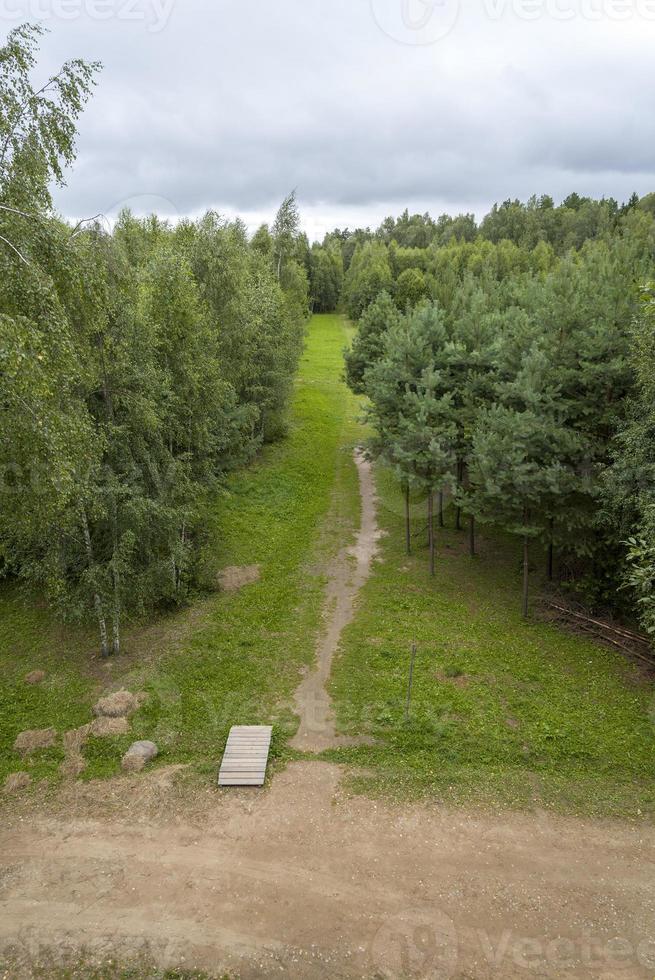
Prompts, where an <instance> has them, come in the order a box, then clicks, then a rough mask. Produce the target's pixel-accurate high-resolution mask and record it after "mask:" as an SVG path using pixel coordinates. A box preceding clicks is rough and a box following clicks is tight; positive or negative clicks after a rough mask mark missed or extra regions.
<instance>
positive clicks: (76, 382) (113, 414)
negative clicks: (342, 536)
mask: <svg viewBox="0 0 655 980" xmlns="http://www.w3.org/2000/svg"><path fill="white" fill-rule="evenodd" d="M41 33H42V31H41V29H40V28H38V27H34V26H32V27H30V26H25V27H21V28H17V29H16V30H14V31H12V32H11V33H10V35H9V38H8V40H7V42H6V44H5V46H4V47H3V48H1V49H0V93H1V95H0V99H1V100H2V106H1V108H2V115H1V118H2V123H1V126H2V129H1V131H0V144H1V147H2V148H1V150H0V405H1V406H2V426H1V428H0V471H1V475H2V479H0V515H1V516H0V574H2V575H3V576H4V577H14V578H16V577H18V578H19V579H21V580H23V581H25V582H27V583H29V584H31V585H32V586H35V587H38V588H39V589H40V590H41V591H42V593H43V594H45V595H46V596H47V598H48V600H49V602H50V603H51V604H52V605H53V607H54V608H55V609H56V610H57V611H58V613H59V614H60V615H61V616H62V617H64V618H65V619H67V620H82V621H84V620H87V619H88V618H89V617H92V618H93V619H94V620H95V622H96V624H97V629H98V634H99V642H100V648H101V650H102V653H103V654H104V655H107V654H108V653H110V652H113V653H118V652H119V650H120V637H121V623H122V622H123V621H124V619H125V618H126V617H133V616H138V615H141V614H143V613H145V612H148V611H151V610H153V609H155V608H166V607H170V606H172V605H178V604H181V603H183V602H184V601H185V600H186V599H187V598H188V596H189V594H190V591H191V590H193V589H194V588H202V587H203V585H204V584H206V581H205V580H206V579H207V577H208V576H210V575H211V574H212V570H211V568H209V567H208V566H207V562H206V558H207V555H206V553H205V552H204V550H203V541H204V530H203V520H202V515H203V504H204V501H205V500H206V499H207V497H208V495H210V494H211V493H215V492H220V488H221V486H222V481H223V480H224V478H225V475H226V474H227V473H228V472H229V471H230V470H232V469H233V468H234V467H236V466H239V465H243V464H245V463H247V462H248V461H249V460H251V459H252V458H253V457H254V456H255V455H256V453H257V452H258V450H259V449H260V447H261V446H262V445H263V444H264V443H267V442H270V441H272V440H276V439H279V438H280V437H281V436H282V435H283V434H284V427H285V411H286V406H287V402H288V398H289V393H290V390H291V386H292V382H293V377H294V374H295V371H296V367H297V362H298V357H299V355H300V351H301V348H302V342H303V333H304V325H305V321H306V319H307V315H308V285H307V275H306V271H305V267H304V265H303V263H302V262H301V261H299V259H298V253H299V250H300V244H299V243H300V235H299V232H298V221H299V216H298V209H297V206H296V203H295V199H294V197H293V195H290V196H289V197H288V198H287V199H286V200H285V201H284V202H283V204H282V206H281V207H280V210H279V212H278V214H277V217H276V219H275V222H274V223H273V225H272V228H271V230H270V232H269V231H268V230H266V231H265V233H264V232H262V233H261V234H259V235H257V236H256V237H255V238H254V239H253V241H249V239H248V236H247V234H246V230H245V227H244V226H243V225H242V224H241V223H240V222H238V221H236V222H228V221H225V220H223V219H222V218H220V217H219V216H218V215H216V214H214V213H208V214H206V215H205V217H204V218H202V219H200V220H199V221H196V222H192V221H182V222H180V223H179V224H177V225H176V226H175V227H171V226H170V225H169V224H167V223H165V222H162V221H160V220H158V219H157V218H156V217H154V216H153V217H150V218H147V219H138V218H136V217H133V216H132V215H131V214H129V213H127V212H125V213H122V214H121V215H120V216H119V218H118V220H117V221H116V222H115V224H114V226H113V227H111V228H110V229H109V230H108V229H107V227H106V222H104V221H103V220H102V219H101V216H97V218H96V219H92V220H90V221H87V222H82V223H80V224H79V225H77V226H74V227H73V226H71V225H70V224H68V223H66V222H65V221H63V220H61V219H60V218H58V217H57V216H56V215H55V214H54V212H53V208H52V200H51V196H50V191H49V186H50V184H51V182H61V181H63V173H64V167H65V166H66V165H68V164H70V163H71V162H72V160H73V158H74V140H75V124H76V120H77V118H78V116H79V114H80V112H81V111H82V108H83V106H84V104H85V102H86V100H87V99H88V97H89V95H90V94H91V91H92V87H93V84H94V81H95V76H96V73H97V69H98V66H96V65H93V64H87V63H85V62H83V61H74V62H71V63H68V64H66V65H64V66H63V68H62V70H61V71H60V73H59V74H58V75H56V76H54V77H53V78H51V79H50V80H49V82H48V83H47V84H46V85H45V86H44V88H43V89H42V90H40V91H35V90H34V88H33V87H32V85H31V81H30V72H31V70H32V69H33V67H34V64H35V60H36V57H37V53H38V42H39V36H40V34H41ZM219 324H220V329H219Z"/></svg>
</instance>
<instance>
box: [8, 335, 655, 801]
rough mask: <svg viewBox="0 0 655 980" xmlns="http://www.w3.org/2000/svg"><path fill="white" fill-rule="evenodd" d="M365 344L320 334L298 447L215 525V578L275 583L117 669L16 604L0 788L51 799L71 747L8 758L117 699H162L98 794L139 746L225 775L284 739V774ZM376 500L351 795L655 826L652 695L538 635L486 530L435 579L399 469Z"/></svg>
mask: <svg viewBox="0 0 655 980" xmlns="http://www.w3.org/2000/svg"><path fill="white" fill-rule="evenodd" d="M348 334H349V328H348V326H347V324H346V323H345V321H344V320H343V319H341V318H339V317H328V316H322V317H315V318H314V320H313V322H312V324H311V328H310V332H309V335H308V341H307V346H306V351H305V354H304V356H303V359H302V363H301V369H300V374H299V377H298V382H297V387H296V392H295V397H294V401H293V406H292V411H291V415H290V431H289V436H288V438H287V439H286V440H284V441H283V442H281V443H279V444H277V445H276V446H272V447H269V448H267V449H266V451H265V452H264V453H263V454H262V456H261V458H260V459H259V460H257V461H256V463H255V464H254V465H253V466H251V467H249V468H248V469H246V470H244V471H243V472H241V473H238V474H235V476H234V477H233V478H232V479H231V481H230V483H229V486H228V493H227V494H226V495H225V496H223V497H221V498H219V499H217V500H216V501H215V502H214V504H213V505H212V507H211V509H210V512H209V515H208V522H209V525H210V532H211V541H212V542H213V549H214V551H215V553H216V556H217V558H218V563H219V565H220V566H221V567H225V566H229V565H250V564H258V565H259V566H260V569H261V578H260V580H259V581H258V582H257V583H255V584H251V585H248V586H247V587H245V588H244V589H242V590H241V591H239V592H236V593H232V594H211V595H209V596H207V597H205V598H199V599H198V600H197V601H196V602H195V603H194V604H193V605H192V606H190V607H189V608H187V609H184V610H181V611H180V612H178V613H176V614H175V615H172V616H167V617H163V618H161V619H158V620H157V621H156V622H154V623H152V624H150V625H146V626H143V625H142V626H140V627H138V628H137V627H133V628H132V630H131V632H128V634H127V636H126V641H125V644H124V647H125V652H124V654H122V655H121V657H120V658H118V659H117V660H111V659H110V660H109V661H108V662H106V663H102V662H101V661H99V659H98V658H97V656H96V655H95V652H94V645H95V637H94V636H93V635H92V634H90V633H88V632H85V631H80V630H74V629H69V628H66V627H62V626H61V625H58V624H56V623H55V622H54V621H53V620H52V619H51V617H50V615H49V613H48V612H47V610H45V609H44V608H42V607H41V605H40V604H35V603H34V602H25V601H23V600H21V599H20V598H19V596H18V594H17V593H16V591H15V590H12V589H9V588H6V587H5V589H4V591H2V592H0V670H1V671H2V687H1V689H0V778H2V779H3V778H4V776H5V775H6V774H7V773H8V772H11V771H15V770H18V769H23V768H28V769H29V771H30V772H31V773H32V775H33V776H34V777H35V780H38V779H47V780H49V781H51V782H56V780H57V779H58V778H59V774H58V767H59V763H60V762H61V761H62V759H63V750H62V748H61V737H60V738H59V741H58V745H57V747H55V748H52V749H49V750H45V751H42V752H40V753H36V754H35V755H34V756H33V757H32V758H31V760H30V761H29V762H26V763H25V762H23V761H22V760H20V759H19V758H18V756H17V755H16V754H15V753H14V752H13V750H12V745H13V741H14V738H15V736H16V734H17V732H19V731H21V730H23V729H28V728H43V727H49V726H53V727H54V728H56V730H57V732H58V734H59V736H61V735H62V733H63V732H64V731H66V730H68V729H70V728H74V727H76V726H78V725H81V724H83V723H84V722H86V721H88V720H89V719H90V717H91V706H92V704H93V702H94V700H95V699H96V698H97V697H98V696H99V695H100V694H101V693H102V692H103V691H106V690H109V689H112V688H116V687H118V686H126V687H128V688H129V689H130V690H133V691H136V690H146V691H147V692H148V694H149V698H148V701H147V702H146V704H145V705H144V707H143V708H142V709H141V710H140V711H139V712H138V714H137V715H135V716H134V718H133V720H132V731H131V733H130V735H129V736H125V737H122V738H114V739H91V740H90V741H89V743H88V744H87V745H86V747H85V749H84V755H85V758H86V760H87V768H86V770H85V772H84V774H83V777H82V778H85V779H88V778H91V777H98V776H109V775H113V774H115V773H117V772H118V771H119V764H120V757H121V754H122V753H123V751H124V750H125V748H126V746H127V745H128V744H129V742H130V741H131V740H133V739H134V738H152V739H154V740H155V741H156V742H157V744H158V745H159V747H160V750H161V754H160V757H159V760H158V764H166V763H172V762H182V763H189V764H190V765H191V767H192V770H193V771H196V772H197V773H199V774H200V775H201V776H203V777H207V778H209V777H210V776H212V777H213V773H214V771H215V769H216V766H217V763H218V761H219V759H220V755H221V752H222V749H223V745H224V742H225V738H226V736H227V732H228V729H229V727H230V725H231V724H233V723H235V722H237V721H238V722H240V723H246V724H247V723H271V722H272V723H274V725H275V735H274V741H273V747H272V756H273V759H274V760H276V759H277V760H283V759H284V757H285V756H286V755H287V754H288V750H287V748H286V742H287V738H288V736H290V735H291V734H292V733H293V732H294V730H295V727H296V719H295V717H294V714H293V698H292V694H293V691H294V689H295V687H296V686H297V684H298V682H299V677H300V670H301V668H302V666H303V665H305V664H309V663H310V662H311V660H312V658H313V656H314V638H315V635H316V631H317V628H318V624H319V616H320V611H321V603H322V594H323V585H324V581H325V577H324V570H325V564H326V561H327V559H328V558H329V557H330V556H331V555H333V554H335V552H336V551H337V550H338V549H339V548H340V547H341V546H343V544H344V543H346V541H348V540H349V539H350V538H351V537H352V535H353V532H354V528H355V527H356V524H357V521H358V515H359V496H358V483H357V474H356V470H355V467H354V464H353V461H352V447H353V445H354V444H356V443H357V442H358V441H359V440H361V438H362V430H361V428H360V426H359V425H358V423H357V415H358V413H359V407H358V403H357V400H356V399H354V398H353V396H351V395H350V394H349V393H348V391H347V389H346V388H345V386H344V385H343V384H342V382H341V381H340V380H339V378H340V374H341V369H342V357H341V352H342V348H343V346H344V345H345V343H346V342H347V338H348ZM377 480H378V490H379V495H380V507H379V521H380V524H381V526H382V528H383V530H384V531H385V532H386V536H385V537H384V538H383V540H382V542H381V561H380V562H378V563H377V564H376V565H375V568H374V573H373V575H372V577H371V578H370V580H369V581H368V583H367V584H366V586H365V587H364V590H363V592H362V594H361V596H360V602H359V608H358V614H357V616H356V619H355V621H354V622H353V623H352V624H351V625H350V626H349V627H348V628H347V630H346V632H345V634H344V636H343V637H342V644H341V648H340V652H339V654H338V656H337V658H336V661H335V665H334V670H333V678H332V685H331V689H332V694H333V697H334V700H335V705H336V709H337V718H338V723H339V726H340V729H341V730H342V731H343V732H346V733H348V734H360V735H369V736H373V737H374V739H375V740H376V742H375V744H374V745H371V746H362V747H359V748H349V749H341V750H338V751H332V752H330V753H327V755H328V757H330V758H333V759H337V760H340V761H343V762H346V763H349V764H352V766H353V768H352V771H351V777H350V785H351V786H352V788H353V789H354V790H356V791H364V792H367V793H369V794H372V795H379V796H385V797H391V798H394V799H399V800H405V799H418V798H427V799H430V800H443V801H447V802H448V803H453V804H459V803H464V804H481V805H498V806H508V805H509V806H513V807H534V806H535V805H537V806H540V807H543V808H549V807H552V808H555V809H559V810H567V811H575V812H582V813H591V814H600V815H616V816H628V817H633V818H638V817H649V816H651V815H652V814H653V813H654V812H655V779H654V774H655V701H654V700H653V693H652V691H653V686H652V680H649V679H645V678H644V677H643V676H642V675H641V674H640V672H639V671H638V670H637V668H635V667H633V666H631V665H630V664H629V663H628V662H626V661H625V660H624V659H623V658H622V657H621V656H620V655H619V654H617V653H615V652H614V651H612V650H610V649H608V648H605V647H602V646H598V645H597V644H595V643H592V642H590V641H588V640H585V639H582V638H580V637H578V636H574V635H567V634H566V633H563V632H561V631H560V630H558V629H557V628H555V627H554V626H550V625H548V624H546V623H541V622H539V621H538V620H536V619H535V620H532V621H530V622H527V623H526V622H524V621H523V620H522V618H521V615H520V573H519V548H518V546H517V544H516V543H515V542H512V541H508V540H507V539H506V538H504V537H503V536H500V535H497V534H494V533H492V532H490V531H483V533H482V535H481V538H480V555H479V557H477V558H475V559H471V558H470V557H469V556H468V554H467V547H466V540H465V538H466V535H465V533H464V532H456V531H454V530H444V531H442V532H439V558H438V562H437V574H436V576H435V578H434V579H431V578H430V576H429V575H428V571H427V556H426V547H425V540H424V538H425V534H424V530H423V529H424V525H425V518H424V516H423V513H422V512H421V513H417V514H416V515H415V520H414V527H413V530H414V534H415V537H414V542H415V551H414V554H413V555H412V556H411V557H410V558H408V557H407V556H406V555H405V553H404V537H403V528H402V501H401V499H400V496H399V494H398V490H397V488H396V486H395V485H394V482H393V480H392V479H391V477H390V475H389V474H388V473H387V472H385V471H384V470H383V469H378V471H377ZM451 523H452V521H451ZM534 578H535V580H536V579H537V578H538V576H536V575H535V576H534ZM533 586H538V582H536V581H535V583H533ZM413 640H415V641H416V643H417V645H418V656H417V662H416V670H415V676H414V688H413V697H412V705H411V712H410V716H409V720H406V719H405V717H404V706H405V695H406V686H407V675H408V666H409V651H410V644H411V642H412V641H413ZM37 668H41V669H44V670H45V671H46V672H47V675H48V676H47V680H46V681H45V682H44V683H43V684H41V685H38V686H36V687H30V686H29V685H26V684H25V683H24V680H23V678H24V676H25V674H26V673H27V672H28V671H30V670H33V669H37ZM359 767H363V769H360V768H359ZM358 772H359V773H365V775H363V774H359V775H358ZM33 792H38V789H35V790H33Z"/></svg>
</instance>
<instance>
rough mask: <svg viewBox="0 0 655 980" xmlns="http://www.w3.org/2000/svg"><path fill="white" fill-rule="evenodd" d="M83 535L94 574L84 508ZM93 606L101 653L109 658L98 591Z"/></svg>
mask: <svg viewBox="0 0 655 980" xmlns="http://www.w3.org/2000/svg"><path fill="white" fill-rule="evenodd" d="M81 515H82V518H81V519H82V534H83V535H84V547H85V550H86V560H87V563H88V566H89V570H90V571H91V572H93V569H94V565H95V563H94V560H93V547H92V545H91V532H90V531H89V522H88V520H87V518H86V511H85V510H84V509H83V508H82V511H81ZM93 605H94V607H95V611H96V618H97V620H98V629H99V630H100V653H101V654H102V656H103V657H108V656H109V640H108V638H107V621H106V619H105V613H104V609H103V608H102V599H101V598H100V595H99V593H98V592H97V591H96V592H94V594H93Z"/></svg>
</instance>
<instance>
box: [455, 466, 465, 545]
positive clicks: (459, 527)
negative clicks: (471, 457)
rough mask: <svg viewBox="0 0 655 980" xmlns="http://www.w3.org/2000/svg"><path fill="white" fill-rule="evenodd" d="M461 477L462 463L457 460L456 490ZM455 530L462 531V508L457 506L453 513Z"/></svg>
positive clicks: (460, 482) (462, 474)
mask: <svg viewBox="0 0 655 980" xmlns="http://www.w3.org/2000/svg"><path fill="white" fill-rule="evenodd" d="M463 477H464V463H463V462H462V461H461V459H458V460H457V489H458V490H459V488H460V487H461V485H462V480H463ZM455 530H456V531H461V530H462V508H461V507H460V506H459V505H458V506H457V510H456V511H455Z"/></svg>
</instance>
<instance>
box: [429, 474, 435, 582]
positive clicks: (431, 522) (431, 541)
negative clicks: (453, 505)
mask: <svg viewBox="0 0 655 980" xmlns="http://www.w3.org/2000/svg"><path fill="white" fill-rule="evenodd" d="M428 542H429V546H430V575H434V494H433V493H432V491H430V493H429V495H428Z"/></svg>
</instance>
